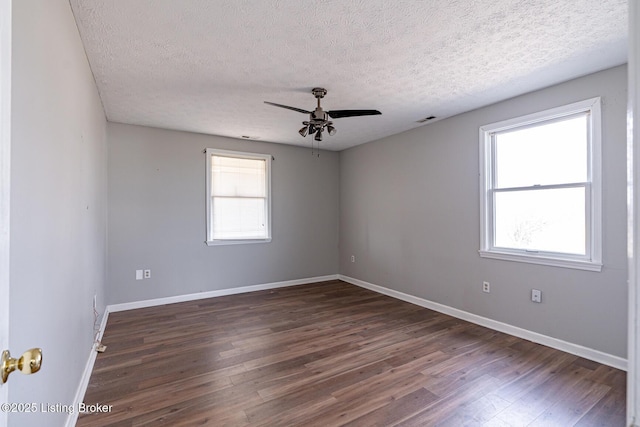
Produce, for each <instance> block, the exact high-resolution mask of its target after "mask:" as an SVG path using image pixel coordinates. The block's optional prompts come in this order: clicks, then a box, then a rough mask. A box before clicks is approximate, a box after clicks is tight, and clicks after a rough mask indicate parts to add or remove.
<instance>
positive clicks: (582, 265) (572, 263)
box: [478, 250, 602, 272]
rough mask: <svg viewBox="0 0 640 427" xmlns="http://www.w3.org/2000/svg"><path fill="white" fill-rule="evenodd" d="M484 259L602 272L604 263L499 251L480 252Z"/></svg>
mask: <svg viewBox="0 0 640 427" xmlns="http://www.w3.org/2000/svg"><path fill="white" fill-rule="evenodd" d="M478 253H479V254H480V256H481V257H482V258H491V259H499V260H503V261H515V262H526V263H529V264H539V265H547V266H551V267H562V268H573V269H576V270H587V271H597V272H600V271H602V263H600V262H593V261H586V260H577V259H571V258H551V257H545V256H538V255H528V254H527V255H525V254H515V253H509V252H498V251H486V250H480V251H478Z"/></svg>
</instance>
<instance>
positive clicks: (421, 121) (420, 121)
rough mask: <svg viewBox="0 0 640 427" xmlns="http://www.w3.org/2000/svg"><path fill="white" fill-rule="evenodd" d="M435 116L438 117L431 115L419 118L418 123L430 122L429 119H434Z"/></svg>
mask: <svg viewBox="0 0 640 427" xmlns="http://www.w3.org/2000/svg"><path fill="white" fill-rule="evenodd" d="M435 118H436V116H429V117H425V118H424V119H422V120H418V121H416V123H425V122H428V121H429V120H433V119H435Z"/></svg>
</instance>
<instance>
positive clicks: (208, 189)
mask: <svg viewBox="0 0 640 427" xmlns="http://www.w3.org/2000/svg"><path fill="white" fill-rule="evenodd" d="M205 154H206V180H207V181H206V206H207V210H206V214H207V218H206V222H207V236H206V241H205V243H206V244H207V246H223V245H245V244H252V243H269V242H271V160H272V159H273V158H272V156H271V155H270V154H258V153H245V152H242V151H230V150H220V149H217V148H207V149H206V150H205ZM213 155H220V156H227V157H237V158H242V159H255V160H264V161H265V162H266V172H265V173H266V186H267V212H266V216H267V218H266V224H267V237H266V238H265V239H235V240H217V239H216V240H211V239H210V236H211V234H212V231H213V230H212V224H211V156H213Z"/></svg>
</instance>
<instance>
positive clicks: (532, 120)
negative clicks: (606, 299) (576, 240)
mask: <svg viewBox="0 0 640 427" xmlns="http://www.w3.org/2000/svg"><path fill="white" fill-rule="evenodd" d="M600 104H601V100H600V97H596V98H591V99H587V100H584V101H580V102H575V103H573V104H569V105H564V106H561V107H557V108H552V109H549V110H545V111H540V112H537V113H533V114H529V115H526V116H522V117H517V118H513V119H509V120H503V121H500V122H497V123H491V124H488V125H485V126H482V127H480V132H479V134H480V135H479V136H480V138H479V139H480V250H479V254H480V256H481V257H483V258H493V259H500V260H505V261H517V262H526V263H531V264H542V265H548V266H554V267H564V268H574V269H579V270H588V271H601V270H602V177H601V169H602V164H601V162H602V160H601V139H602V137H601V135H602V133H601V131H602V129H601V107H600ZM583 112H590V117H591V120H590V121H589V122H590V124H591V128H590V136H591V137H590V141H589V142H590V145H589V147H588V150H589V160H590V165H589V173H590V176H589V177H588V181H589V182H591V185H590V191H587V197H588V198H590V199H591V203H590V207H591V209H590V211H589V212H587V213H586V216H587V221H589V222H590V227H589V228H588V229H587V230H586V233H587V236H586V238H587V249H588V250H587V252H588V254H587V256H586V257H585V256H572V255H568V254H556V253H552V252H540V253H537V252H527V251H525V250H516V249H505V248H495V247H492V240H493V239H492V236H493V221H494V220H493V207H492V206H491V204H490V203H491V201H490V200H489V198H490V192H491V190H492V187H491V186H492V177H491V173H492V171H493V163H494V159H493V158H492V151H491V134H492V133H495V132H500V131H505V130H508V129H513V128H516V127H522V126H527V125H532V124H536V123H539V122H543V121H548V120H553V119H557V118H562V117H566V116H570V115H573V114H577V113H583ZM587 187H589V185H588V184H587ZM491 200H493V199H491Z"/></svg>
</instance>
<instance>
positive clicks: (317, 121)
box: [264, 87, 382, 142]
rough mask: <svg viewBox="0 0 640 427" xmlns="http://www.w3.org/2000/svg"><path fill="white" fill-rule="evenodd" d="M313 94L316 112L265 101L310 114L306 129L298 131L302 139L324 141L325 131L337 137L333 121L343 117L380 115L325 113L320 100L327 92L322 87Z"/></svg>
mask: <svg viewBox="0 0 640 427" xmlns="http://www.w3.org/2000/svg"><path fill="white" fill-rule="evenodd" d="M311 93H312V94H313V96H315V98H316V99H317V100H318V104H317V107H316V109H315V110H313V111H307V110H303V109H302V108H296V107H290V106H288V105H282V104H276V103H275V102H268V101H264V103H265V104H269V105H273V106H274V107H280V108H286V109H287V110H293V111H297V112H299V113H303V114H308V115H309V121H306V120H305V121H304V122H302V124H303V125H304V127H303V128H302V129H300V130H299V131H298V133H299V134H300V135H301V136H302V137H306V136H307V135H314V134H315V136H314V138H313V139H314V140H316V141H318V142H320V141H322V132H324V131H325V130H326V131H327V133H328V134H329V135H331V136H333V135H335V134H336V133H337V132H338V130H337V129H336V128H335V127H334V126H333V122H332V121H331V120H330V118H331V119H340V118H343V117H356V116H376V115H380V114H382V113H380V111H378V110H331V111H324V110H323V109H322V107H321V106H320V100H321V99H322V98H324V96H325V95H326V94H327V90H326V89H325V88H322V87H314V88H313V89H311Z"/></svg>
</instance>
